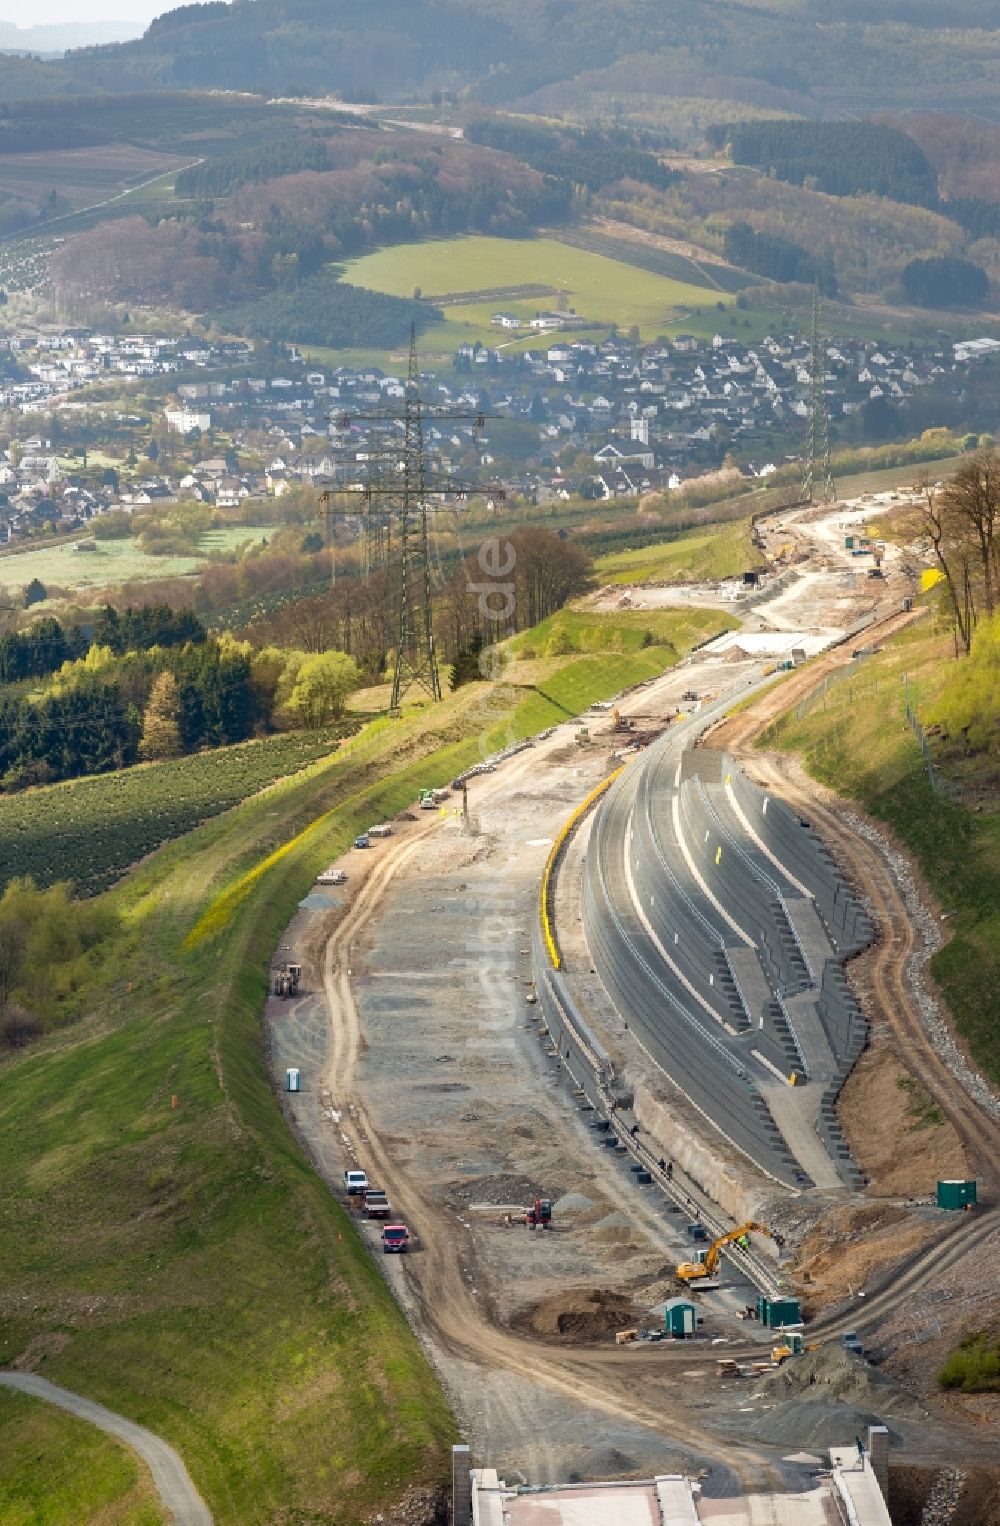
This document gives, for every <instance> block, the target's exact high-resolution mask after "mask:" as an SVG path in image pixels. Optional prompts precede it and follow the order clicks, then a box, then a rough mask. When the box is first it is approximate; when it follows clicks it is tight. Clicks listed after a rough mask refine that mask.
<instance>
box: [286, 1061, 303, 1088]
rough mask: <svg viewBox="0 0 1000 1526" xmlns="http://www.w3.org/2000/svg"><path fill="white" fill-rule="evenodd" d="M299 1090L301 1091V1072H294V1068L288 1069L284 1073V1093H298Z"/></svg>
mask: <svg viewBox="0 0 1000 1526" xmlns="http://www.w3.org/2000/svg"><path fill="white" fill-rule="evenodd" d="M301 1090H302V1075H301V1072H300V1071H298V1070H296V1069H295V1068H294V1067H291V1068H289V1069H288V1070H286V1071H285V1091H286V1092H300V1091H301Z"/></svg>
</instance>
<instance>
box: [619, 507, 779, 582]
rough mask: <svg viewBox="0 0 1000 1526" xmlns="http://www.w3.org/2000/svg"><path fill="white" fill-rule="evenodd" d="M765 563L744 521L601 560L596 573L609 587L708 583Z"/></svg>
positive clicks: (748, 522)
mask: <svg viewBox="0 0 1000 1526" xmlns="http://www.w3.org/2000/svg"><path fill="white" fill-rule="evenodd" d="M763 560H764V559H763V557H762V556H761V554H760V552H759V550H758V549H757V547H756V546H755V545H754V543H753V541H752V539H751V538H750V521H749V519H743V520H738V521H736V522H735V523H734V524H728V525H719V526H712V528H710V529H707V530H688V531H685V532H684V533H683V534H681V535H678V536H677V537H676V539H672V540H664V541H658V542H656V543H655V544H654V545H652V546H640V547H638V548H637V549H635V550H625V551H618V552H612V553H611V554H610V555H608V556H600V557H598V558H597V560H596V562H595V563H594V570H595V572H596V574H597V576H598V577H599V578H600V579H601V580H602V581H604V582H606V583H684V582H707V581H709V580H711V579H714V578H731V577H737V576H738V575H739V574H740V573H741V572H744V571H745V570H747V569H748V568H751V567H760V566H761V565H762V564H763Z"/></svg>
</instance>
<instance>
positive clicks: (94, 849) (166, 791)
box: [0, 721, 358, 895]
mask: <svg viewBox="0 0 1000 1526" xmlns="http://www.w3.org/2000/svg"><path fill="white" fill-rule="evenodd" d="M357 724H358V722H357V721H349V722H346V723H345V724H343V725H341V726H337V727H328V728H326V729H324V730H323V731H319V732H315V731H312V732H295V733H293V734H291V735H288V736H277V737H269V738H267V739H266V740H265V741H261V742H243V743H241V744H240V745H239V746H236V747H227V748H223V749H218V750H215V751H212V752H207V753H200V754H195V755H194V756H192V757H188V758H175V759H173V760H171V761H170V762H167V763H146V764H141V765H139V766H138V767H135V768H128V769H124V770H123V771H122V772H121V773H112V774H99V775H97V776H95V777H93V778H89V779H71V780H67V781H66V782H65V783H63V784H49V785H46V786H44V787H43V788H40V789H32V790H27V791H25V792H24V793H23V794H17V795H0V889H2V887H3V886H4V885H6V883H7V882H8V880H10V879H12V878H13V877H14V876H15V875H24V874H30V875H31V877H32V879H33V880H34V881H35V884H36V885H39V886H41V887H44V886H46V885H52V884H54V883H55V882H56V881H58V880H69V881H70V882H71V883H72V884H73V886H74V889H75V890H76V893H77V894H78V895H97V894H98V893H99V892H100V891H102V890H106V889H107V888H108V886H109V885H112V884H114V882H115V881H116V880H117V879H120V878H121V876H122V875H123V874H124V873H125V872H126V870H127V869H129V868H130V867H131V865H132V864H134V863H137V862H138V860H139V859H140V858H143V857H145V855H146V854H147V853H152V852H153V850H154V849H155V848H158V847H160V845H161V844H162V843H165V842H169V841H170V840H171V839H172V838H175V837H181V836H183V834H184V833H185V832H190V831H191V829H192V827H195V826H197V825H198V823H199V822H201V821H206V820H208V819H209V818H210V817H212V816H218V815H220V814H221V813H222V812H223V811H228V810H229V809H230V808H231V807H232V806H234V805H238V804H239V803H240V801H241V800H246V799H247V798H248V797H249V796H251V795H256V794H257V793H258V791H260V790H262V789H264V788H266V787H267V785H269V784H273V783H274V781H275V780H276V779H281V778H284V777H286V776H287V775H290V774H296V773H299V772H300V771H301V770H302V769H304V768H307V767H308V766H309V765H310V764H312V763H315V762H316V761H317V760H319V759H321V758H327V757H329V756H330V754H331V752H333V751H335V750H336V748H337V746H338V744H339V742H340V739H341V738H342V737H344V736H345V735H347V734H348V733H349V732H351V731H352V730H353V729H354V728H355V726H356V725H357Z"/></svg>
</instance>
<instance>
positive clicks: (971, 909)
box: [760, 622, 1000, 1081]
mask: <svg viewBox="0 0 1000 1526" xmlns="http://www.w3.org/2000/svg"><path fill="white" fill-rule="evenodd" d="M954 671H955V663H954V655H953V647H952V644H951V638H950V636H944V637H942V636H940V635H938V634H936V633H935V632H934V631H933V630H932V629H928V624H927V623H926V622H925V623H922V624H920V625H918V626H915V627H911V628H910V629H909V630H908V631H906V632H904V633H902V634H901V635H899V636H898V637H896V638H894V639H893V640H892V641H891V642H889V643H888V644H887V646H886V649H885V651H884V652H881V653H879V654H878V655H876V656H875V657H872V658H871V659H869V660H867V661H866V662H865V663H864V665H863V666H862V667H861V668H860V669H859V670H858V671H857V673H856V674H855V675H854V676H853V677H851V678H849V679H845V680H842V681H841V682H840V683H838V684H835V685H833V686H832V687H831V688H830V689H829V690H828V692H827V693H826V694H825V695H824V696H822V698H821V699H820V700H819V701H818V702H816V703H815V704H814V705H813V707H812V708H811V709H809V710H807V711H806V712H805V714H804V715H803V716H802V717H801V718H799V717H797V716H796V715H795V713H794V712H792V711H789V712H787V713H786V714H785V715H784V716H782V717H781V719H780V720H779V721H778V723H777V724H776V725H775V726H773V727H771V728H770V729H769V730H768V731H766V732H764V734H763V735H762V737H761V739H760V745H761V746H762V747H780V748H785V749H789V750H795V751H799V752H801V753H802V755H803V760H804V762H805V764H806V767H807V768H808V769H809V771H810V772H811V773H812V774H814V775H815V776H816V778H818V779H821V780H822V781H823V782H824V783H826V784H829V785H831V786H832V787H833V788H834V789H836V790H838V791H839V792H840V793H841V794H844V795H847V796H850V797H852V798H853V799H856V800H859V801H860V802H861V804H862V805H863V806H864V807H865V809H866V810H868V811H870V812H871V814H872V815H873V816H875V817H876V818H878V819H879V820H881V821H884V822H885V823H886V825H887V826H889V827H890V828H891V829H892V831H893V832H895V833H896V835H897V836H898V837H899V839H900V840H901V841H902V842H903V843H904V844H905V845H906V847H908V848H909V849H910V851H911V852H912V853H913V854H914V855H915V857H916V859H917V862H918V863H919V865H920V868H921V870H922V871H923V874H924V876H925V878H926V879H927V882H928V884H929V885H930V887H931V889H932V891H933V892H934V894H935V896H936V897H937V899H938V901H939V903H940V905H941V906H942V908H943V909H944V910H946V911H947V912H948V913H949V919H948V926H949V927H950V929H951V932H952V937H951V940H950V941H949V942H948V943H946V944H945V946H944V947H943V948H942V949H941V950H940V951H939V952H938V953H937V954H936V955H935V956H934V958H933V960H932V961H931V971H932V973H933V975H934V977H935V979H936V980H937V981H938V983H939V984H940V986H941V989H942V991H943V993H944V996H945V999H946V1001H947V1003H948V1006H949V1007H950V1009H951V1012H952V1014H953V1016H954V1019H955V1023H956V1025H957V1027H958V1030H959V1032H960V1033H961V1034H962V1036H963V1038H964V1039H965V1040H966V1041H967V1043H968V1045H969V1048H970V1050H971V1052H972V1055H973V1057H974V1059H975V1061H976V1063H977V1064H978V1065H979V1066H980V1067H981V1068H982V1069H983V1071H984V1072H985V1073H986V1074H987V1075H989V1076H991V1077H992V1079H993V1080H994V1081H1000V802H998V799H997V794H996V790H995V787H994V786H995V781H994V780H992V778H991V772H990V770H991V768H992V767H995V765H991V764H990V763H989V761H988V760H987V759H982V758H981V759H980V761H979V765H978V766H979V770H980V772H981V776H982V780H983V784H984V785H985V790H984V792H983V795H982V796H981V797H980V798H978V799H976V780H975V777H974V774H973V771H972V767H971V765H969V764H963V765H962V767H961V769H960V770H959V769H956V770H955V771H954V774H955V785H956V788H957V789H959V790H960V793H959V794H958V797H957V798H948V797H946V796H942V795H936V794H935V793H934V792H933V791H932V789H931V787H930V784H929V783H928V779H927V775H926V772H925V769H924V766H923V761H922V758H921V754H920V751H919V748H918V746H917V742H916V740H915V738H914V736H913V734H912V732H911V731H910V729H909V727H908V726H907V725H906V722H905V719H904V716H903V709H902V693H903V684H902V679H903V675H904V673H905V674H906V675H907V683H908V686H909V692H910V697H911V703H912V704H913V706H914V708H915V710H916V711H917V714H918V715H919V716H920V717H921V719H922V721H923V723H924V724H925V725H926V724H928V723H929V722H930V721H931V720H933V718H934V712H935V702H936V699H937V696H938V695H939V694H941V693H942V692H943V691H944V689H945V687H946V685H947V684H948V682H949V679H950V677H951V676H952V674H953V673H954ZM944 771H945V773H946V774H947V773H948V772H949V770H948V768H947V767H946V768H945V770H944ZM965 799H969V800H975V808H974V809H970V806H969V805H968V804H965V803H963V801H964V800H965Z"/></svg>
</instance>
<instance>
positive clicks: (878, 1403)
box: [756, 1346, 927, 1420]
mask: <svg viewBox="0 0 1000 1526" xmlns="http://www.w3.org/2000/svg"><path fill="white" fill-rule="evenodd" d="M756 1392H757V1394H759V1395H760V1396H761V1397H762V1398H767V1399H770V1400H772V1401H773V1402H774V1403H776V1404H780V1403H782V1401H785V1400H794V1401H796V1402H797V1403H801V1402H802V1401H809V1402H813V1401H818V1402H822V1403H826V1404H831V1403H833V1404H837V1403H839V1404H849V1405H854V1406H856V1407H857V1408H859V1409H864V1410H875V1411H876V1412H879V1413H881V1414H883V1415H897V1416H898V1417H899V1418H900V1419H901V1420H923V1419H926V1416H927V1411H926V1410H925V1409H924V1407H923V1405H922V1404H921V1403H920V1401H919V1399H916V1398H915V1397H914V1396H913V1394H910V1393H907V1391H906V1389H905V1388H901V1387H900V1385H899V1384H898V1383H896V1382H894V1381H893V1379H892V1378H890V1377H888V1376H886V1374H885V1373H883V1372H879V1371H878V1370H877V1369H876V1368H874V1367H870V1366H869V1365H868V1363H867V1362H865V1361H863V1360H862V1359H861V1358H860V1357H856V1356H852V1355H851V1353H850V1352H849V1351H844V1350H843V1349H842V1348H841V1347H839V1346H821V1347H820V1348H819V1350H818V1351H807V1352H805V1353H804V1354H803V1355H802V1356H800V1357H796V1358H795V1360H794V1361H791V1362H785V1363H784V1365H783V1366H781V1367H779V1368H778V1369H777V1371H776V1372H771V1373H767V1374H765V1376H764V1377H763V1378H762V1379H761V1381H760V1382H759V1383H758V1384H757V1389H756Z"/></svg>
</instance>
